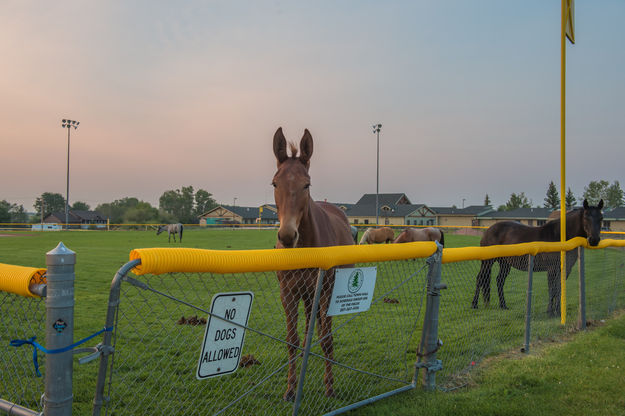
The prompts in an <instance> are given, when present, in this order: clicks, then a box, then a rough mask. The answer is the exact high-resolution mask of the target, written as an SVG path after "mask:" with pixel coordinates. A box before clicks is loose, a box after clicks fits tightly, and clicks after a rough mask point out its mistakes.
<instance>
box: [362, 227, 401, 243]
mask: <svg viewBox="0 0 625 416" xmlns="http://www.w3.org/2000/svg"><path fill="white" fill-rule="evenodd" d="M394 238H395V231H393V229H392V228H391V227H380V228H367V230H366V231H365V232H364V234H363V235H362V238H361V239H360V244H378V243H386V244H388V243H392V242H393V239H394Z"/></svg>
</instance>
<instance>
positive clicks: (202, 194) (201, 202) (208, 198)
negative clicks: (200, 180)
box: [195, 189, 217, 217]
mask: <svg viewBox="0 0 625 416" xmlns="http://www.w3.org/2000/svg"><path fill="white" fill-rule="evenodd" d="M216 206H217V201H215V200H214V199H213V194H211V193H209V192H206V191H205V190H204V189H198V190H197V192H196V193H195V216H196V217H199V216H200V215H202V214H204V213H205V212H207V211H210V210H211V209H213V208H215V207H216Z"/></svg>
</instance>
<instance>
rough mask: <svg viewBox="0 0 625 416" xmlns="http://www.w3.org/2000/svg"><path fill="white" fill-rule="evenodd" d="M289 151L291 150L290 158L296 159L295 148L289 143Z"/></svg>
mask: <svg viewBox="0 0 625 416" xmlns="http://www.w3.org/2000/svg"><path fill="white" fill-rule="evenodd" d="M289 149H291V158H293V159H295V158H296V157H297V146H296V145H295V143H293V142H289Z"/></svg>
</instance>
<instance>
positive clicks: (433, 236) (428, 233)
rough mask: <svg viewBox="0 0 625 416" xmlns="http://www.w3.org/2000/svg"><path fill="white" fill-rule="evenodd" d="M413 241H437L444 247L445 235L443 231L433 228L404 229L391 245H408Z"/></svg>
mask: <svg viewBox="0 0 625 416" xmlns="http://www.w3.org/2000/svg"><path fill="white" fill-rule="evenodd" d="M413 241H438V242H439V243H440V244H441V245H442V246H444V245H445V235H444V234H443V230H440V229H438V228H434V227H427V228H406V229H405V230H404V231H402V232H401V233H399V235H398V236H397V238H396V239H395V241H393V243H410V242H413Z"/></svg>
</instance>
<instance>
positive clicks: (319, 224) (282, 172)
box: [271, 128, 354, 401]
mask: <svg viewBox="0 0 625 416" xmlns="http://www.w3.org/2000/svg"><path fill="white" fill-rule="evenodd" d="M289 147H290V150H291V156H290V157H289V156H288V155H287V143H286V139H285V137H284V134H283V133H282V128H279V129H278V130H277V131H276V133H275V135H274V137H273V153H274V154H275V156H276V159H277V161H278V171H277V172H276V174H275V175H274V177H273V181H272V183H271V184H272V185H273V187H274V197H275V202H276V207H277V209H278V219H279V220H280V228H279V230H278V241H277V245H276V247H277V248H292V247H327V246H336V245H350V244H354V239H353V237H352V232H351V229H350V225H349V222H348V220H347V217H346V216H345V213H344V212H343V211H342V210H341V209H340V208H338V207H336V206H335V205H333V204H329V203H326V202H315V201H313V200H312V198H311V197H310V189H309V188H310V175H309V174H308V168H309V167H310V157H311V156H312V153H313V139H312V136H311V135H310V132H309V131H308V130H305V131H304V136H303V137H302V140H301V142H300V146H299V147H300V155H299V156H298V155H297V148H296V147H295V145H294V144H292V143H290V144H289ZM344 267H351V265H346V266H344ZM276 274H277V276H278V281H279V283H280V300H281V301H282V306H283V308H284V312H285V315H286V341H287V350H288V354H289V365H288V375H287V388H286V392H285V393H284V400H287V401H292V400H294V399H295V389H296V384H297V374H296V367H297V363H296V362H295V360H296V355H297V353H298V351H297V350H298V348H299V345H300V340H299V336H298V334H297V315H298V305H299V301H300V300H302V301H303V302H304V312H305V314H306V328H308V326H309V324H310V318H311V313H312V307H313V300H314V297H315V287H316V284H317V276H318V270H317V269H298V270H284V271H278V272H276ZM333 287H334V269H330V270H328V271H327V272H326V274H325V277H324V281H323V286H322V288H321V297H320V303H319V310H318V314H317V317H318V320H319V325H318V328H317V331H318V332H317V333H318V336H319V339H320V340H321V341H320V343H321V349H322V350H323V354H324V356H325V357H326V361H325V373H324V378H323V379H324V383H325V394H326V396H333V395H334V375H333V374H332V361H333V360H334V343H333V338H332V317H330V316H328V315H327V310H328V306H329V304H330V296H331V294H332V288H333Z"/></svg>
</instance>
